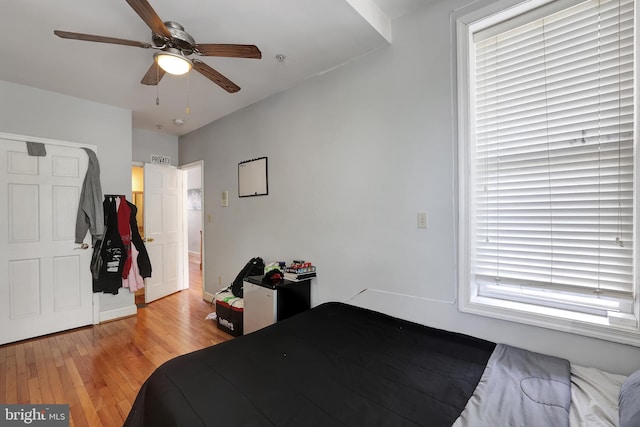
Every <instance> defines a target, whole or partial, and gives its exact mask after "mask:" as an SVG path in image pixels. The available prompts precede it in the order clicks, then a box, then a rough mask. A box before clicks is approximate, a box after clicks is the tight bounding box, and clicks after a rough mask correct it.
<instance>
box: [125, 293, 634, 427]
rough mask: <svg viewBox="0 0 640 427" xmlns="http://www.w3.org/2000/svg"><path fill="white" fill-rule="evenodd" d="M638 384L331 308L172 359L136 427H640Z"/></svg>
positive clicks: (140, 402)
mask: <svg viewBox="0 0 640 427" xmlns="http://www.w3.org/2000/svg"><path fill="white" fill-rule="evenodd" d="M634 375H635V374H634ZM632 377H633V375H632V376H631V377H629V378H626V377H623V376H619V375H613V374H607V373H603V372H602V371H598V370H590V369H589V368H582V367H576V366H571V364H570V363H569V362H568V361H566V360H564V359H559V358H556V357H551V356H547V355H543V354H539V353H533V352H529V351H526V350H523V349H519V348H515V347H511V346H508V345H503V344H496V343H492V342H489V341H485V340H482V339H478V338H474V337H470V336H466V335H462V334H458V333H453V332H447V331H443V330H438V329H433V328H430V327H427V326H422V325H418V324H415V323H411V322H407V321H404V320H401V319H397V318H394V317H390V316H387V315H385V314H382V313H378V312H375V311H371V310H367V309H363V308H358V307H355V306H351V305H348V304H344V303H325V304H322V305H320V306H317V307H315V308H313V309H312V310H309V311H306V312H304V313H301V314H299V315H297V316H294V317H292V318H289V319H286V320H284V321H281V322H278V323H276V324H274V325H272V326H269V327H267V328H264V329H261V330H259V331H256V332H254V333H251V334H249V335H245V336H241V337H238V338H235V339H233V340H230V341H227V342H224V343H221V344H218V345H215V346H212V347H209V348H206V349H203V350H200V351H196V352H193V353H189V354H186V355H184V356H180V357H177V358H175V359H172V360H170V361H168V362H166V363H165V364H163V365H162V366H160V367H158V369H156V371H155V372H154V373H153V374H152V375H151V376H150V377H149V378H148V379H147V381H146V382H145V383H144V384H143V386H142V387H141V389H140V391H139V393H138V396H137V398H136V400H135V402H134V404H133V406H132V408H131V411H130V413H129V416H128V417H127V420H126V421H125V427H163V426H189V427H194V426H233V427H239V426H278V427H284V426H296V427H298V426H305V427H312V426H358V427H360V426H430V427H437V426H452V425H453V426H456V427H470V426H474V427H477V426H485V425H486V426H516V425H522V426H525V425H526V426H545V427H547V426H555V427H562V426H573V425H587V426H588V425H603V426H604V425H618V418H619V417H620V419H621V420H622V419H623V418H624V417H626V418H628V419H629V421H628V423H627V421H626V418H625V423H627V424H623V423H622V422H620V424H619V425H620V426H621V427H630V426H637V425H640V421H639V420H640V414H638V410H637V409H635V408H640V405H638V403H640V401H639V400H638V397H637V388H638V383H640V378H636V379H635V380H633V378H632ZM632 380H633V381H632ZM630 381H631V383H629V382H630ZM621 389H622V390H625V389H628V390H629V391H628V393H627V394H626V395H625V396H626V400H625V399H623V398H622V397H624V396H622V397H621V400H620V402H621V405H620V408H618V395H619V394H620V393H621ZM623 401H624V402H625V403H624V408H623V405H622V402H623ZM627 403H628V404H627ZM623 409H627V411H626V412H625V413H624V414H623ZM619 411H620V413H619ZM597 423H600V424H597ZM634 423H638V424H634Z"/></svg>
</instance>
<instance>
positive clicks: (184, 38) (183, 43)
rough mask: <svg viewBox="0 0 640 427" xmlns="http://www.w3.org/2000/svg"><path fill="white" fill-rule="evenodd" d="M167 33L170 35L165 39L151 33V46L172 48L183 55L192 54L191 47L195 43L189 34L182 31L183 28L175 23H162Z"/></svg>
mask: <svg viewBox="0 0 640 427" xmlns="http://www.w3.org/2000/svg"><path fill="white" fill-rule="evenodd" d="M164 25H165V27H167V30H169V33H171V38H170V39H168V40H167V39H166V38H164V37H163V36H161V35H160V34H156V33H153V32H152V33H151V38H152V40H153V44H154V45H155V46H156V47H162V46H166V47H172V48H175V49H178V50H180V51H181V52H182V53H183V54H184V55H191V54H192V53H193V45H194V44H196V41H195V39H194V38H193V37H191V34H189V33H187V32H186V31H185V30H184V27H183V26H182V25H180V24H178V23H177V22H174V21H167V22H165V23H164Z"/></svg>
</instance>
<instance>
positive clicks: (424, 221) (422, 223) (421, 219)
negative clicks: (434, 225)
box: [418, 212, 428, 228]
mask: <svg viewBox="0 0 640 427" xmlns="http://www.w3.org/2000/svg"><path fill="white" fill-rule="evenodd" d="M427 226H428V216H427V213H426V212H418V228H427Z"/></svg>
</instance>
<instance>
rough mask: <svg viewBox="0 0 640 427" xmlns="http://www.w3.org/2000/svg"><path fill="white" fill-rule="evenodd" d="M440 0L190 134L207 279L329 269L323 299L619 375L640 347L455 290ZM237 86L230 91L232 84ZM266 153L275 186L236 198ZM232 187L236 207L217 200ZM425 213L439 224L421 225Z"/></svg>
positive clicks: (449, 116)
mask: <svg viewBox="0 0 640 427" xmlns="http://www.w3.org/2000/svg"><path fill="white" fill-rule="evenodd" d="M469 3H470V2H469ZM464 4H466V2H464V1H446V2H444V1H443V2H436V3H434V4H432V5H430V6H428V7H427V8H425V9H423V10H422V11H419V12H416V13H413V14H411V15H410V16H406V17H404V18H401V19H399V20H397V21H395V22H394V24H393V43H392V44H391V46H389V47H386V48H384V49H382V50H379V51H376V52H373V53H371V54H369V55H366V56H364V57H362V58H359V59H358V60H356V61H353V62H351V63H349V64H347V65H346V66H343V67H342V68H339V69H337V70H334V71H332V72H329V73H326V74H324V75H322V76H319V77H316V78H313V79H309V80H307V81H305V82H304V83H303V84H301V85H300V86H298V87H296V88H293V89H291V90H289V91H287V92H284V93H281V94H279V95H276V96H273V97H271V98H269V99H266V100H264V101H262V102H259V103H257V104H254V105H253V106H250V107H248V108H245V109H244V110H241V111H239V112H237V113H234V114H232V115H230V116H227V117H225V118H223V119H220V120H218V121H216V122H214V123H212V124H210V125H208V126H206V127H204V128H201V129H199V130H197V131H194V132H192V133H190V134H189V135H186V136H184V137H181V138H180V144H179V150H180V162H181V163H182V164H186V163H189V162H193V161H196V160H200V159H202V160H204V170H205V187H206V188H207V192H206V194H205V205H206V209H207V212H206V213H207V214H211V215H212V217H213V221H212V222H211V223H206V224H205V242H206V251H205V254H206V265H207V279H206V284H205V285H206V289H207V290H208V291H209V292H211V291H214V290H215V289H217V288H218V287H219V286H218V279H219V277H221V279H222V283H223V284H224V285H226V284H228V283H229V282H230V281H231V280H233V278H234V277H235V275H236V274H237V272H238V271H239V269H240V268H241V267H242V266H243V265H244V263H245V262H246V261H247V260H248V259H249V258H250V257H252V256H262V257H263V258H265V261H267V262H268V261H275V260H284V261H287V262H289V261H291V259H292V258H303V259H307V260H311V261H313V262H314V263H315V264H316V265H317V267H318V279H317V280H316V281H315V283H314V285H313V290H312V298H313V301H312V303H313V304H314V305H315V304H319V303H321V302H324V301H329V300H338V301H346V300H350V299H351V297H352V296H354V295H355V294H357V293H358V292H359V291H361V290H362V289H365V288H368V289H378V290H383V291H386V292H391V293H400V294H407V295H412V296H416V297H419V298H418V299H416V298H405V297H402V296H397V295H393V294H388V295H386V300H382V301H384V303H381V302H380V301H381V299H380V298H377V299H376V298H374V297H375V296H376V295H378V296H379V295H381V294H376V293H375V292H371V291H369V292H367V293H365V295H364V296H360V297H357V298H355V299H353V300H352V302H354V303H362V304H365V305H368V306H371V307H372V308H384V309H385V310H387V311H389V312H391V313H392V314H399V315H402V316H403V317H406V318H409V319H411V320H416V321H418V322H420V323H424V324H428V325H432V326H435V327H438V328H444V329H449V330H455V331H461V332H463V333H467V334H471V335H475V336H479V337H482V338H486V339H489V340H492V341H497V342H505V343H509V344H513V345H517V346H521V347H524V348H529V349H532V350H535V351H540V352H544V353H549V354H554V355H558V356H562V357H566V358H568V359H570V360H572V361H574V362H576V363H579V364H583V365H591V366H597V367H600V368H604V369H607V370H610V371H613V372H619V373H629V372H631V371H632V370H635V369H638V368H640V350H639V349H638V348H635V347H630V346H625V345H618V344H614V343H610V342H606V341H600V340H596V339H590V338H585V337H581V336H578V335H574V334H567V333H561V332H555V331H551V330H546V329H541V328H536V327H530V326H524V325H519V324H515V323H510V322H504V321H498V320H492V319H488V318H483V317H479V316H475V315H469V314H463V313H460V312H459V311H458V310H457V306H456V304H454V301H455V298H456V290H455V286H456V274H455V271H456V256H455V239H456V234H455V221H456V215H457V214H456V212H457V211H456V206H455V202H454V201H455V194H454V193H455V175H456V160H455V144H456V141H455V140H454V136H453V128H454V122H453V121H454V115H453V113H452V109H453V107H454V106H453V100H452V99H453V97H452V84H453V83H452V82H453V80H452V79H453V77H452V76H453V71H452V65H451V56H450V55H451V49H452V48H453V46H452V44H451V42H450V25H449V20H450V13H451V12H452V10H454V9H455V8H457V7H460V6H463V5H464ZM230 96H232V95H230ZM259 156H268V158H269V195H268V196H264V197H252V198H242V199H239V198H238V197H237V164H238V162H240V161H243V160H247V159H251V158H255V157H259ZM223 190H229V195H230V201H229V207H227V208H224V207H220V203H219V202H218V200H217V198H218V195H219V194H220V192H221V191H223ZM418 211H427V212H428V214H429V228H428V229H426V230H425V229H418V228H417V227H416V221H417V218H416V216H417V212H418Z"/></svg>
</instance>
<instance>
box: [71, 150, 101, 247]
mask: <svg viewBox="0 0 640 427" xmlns="http://www.w3.org/2000/svg"><path fill="white" fill-rule="evenodd" d="M82 148H83V150H84V151H86V152H87V154H88V155H89V166H88V167H87V174H86V175H85V177H84V182H83V183H82V192H81V193H80V203H78V216H77V217H76V243H82V242H83V241H84V236H86V235H87V230H89V232H90V233H91V236H92V243H95V241H96V240H98V239H100V238H102V235H103V234H104V210H103V207H102V187H101V185H100V164H99V163H98V157H97V156H96V153H94V152H93V151H92V150H90V149H89V148H85V147H82Z"/></svg>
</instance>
